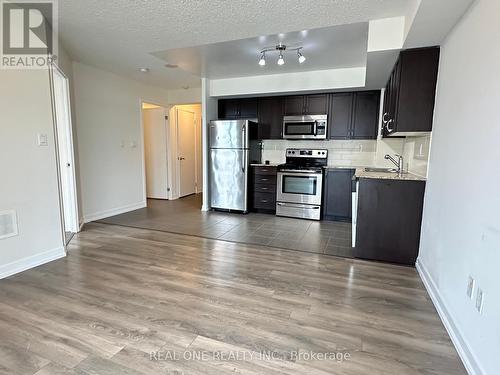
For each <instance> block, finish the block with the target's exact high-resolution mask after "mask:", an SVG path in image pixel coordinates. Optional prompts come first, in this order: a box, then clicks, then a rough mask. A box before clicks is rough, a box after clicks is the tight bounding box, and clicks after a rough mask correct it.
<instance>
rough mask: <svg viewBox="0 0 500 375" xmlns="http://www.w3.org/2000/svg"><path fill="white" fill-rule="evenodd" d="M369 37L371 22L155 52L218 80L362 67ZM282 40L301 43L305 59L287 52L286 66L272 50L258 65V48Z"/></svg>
mask: <svg viewBox="0 0 500 375" xmlns="http://www.w3.org/2000/svg"><path fill="white" fill-rule="evenodd" d="M367 40H368V23H367V22H364V23H353V24H349V25H340V26H332V27H326V28H320V29H312V30H303V31H294V32H288V33H281V34H279V35H271V36H259V37H254V38H248V39H240V40H234V41H229V42H223V43H215V44H208V45H203V46H199V47H188V48H179V49H173V50H168V51H163V52H157V53H154V55H155V56H157V57H159V58H162V59H163V60H165V61H167V62H169V63H175V64H178V65H179V66H180V67H181V68H182V69H183V70H186V71H188V72H191V73H193V74H196V75H198V76H202V77H207V78H211V79H215V78H228V77H241V76H253V75H259V74H277V73H283V72H286V73H292V72H299V71H308V70H323V69H333V68H350V67H363V66H365V65H366V53H367V52H366V51H367ZM279 42H282V43H283V44H285V45H286V46H288V47H290V48H291V47H298V46H302V47H303V49H302V51H301V52H302V53H303V54H304V56H305V57H306V61H305V62H304V63H303V64H299V62H298V56H297V52H296V51H285V52H284V54H283V56H284V58H285V65H282V66H279V65H277V64H276V61H277V59H278V53H277V51H273V52H268V53H267V54H266V60H267V63H266V65H265V66H260V65H258V64H257V62H258V60H259V58H260V54H259V51H260V50H262V49H264V48H267V47H271V48H272V47H275V46H276V45H277V44H278V43H279Z"/></svg>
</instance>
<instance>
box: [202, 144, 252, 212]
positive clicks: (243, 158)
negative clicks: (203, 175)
mask: <svg viewBox="0 0 500 375" xmlns="http://www.w3.org/2000/svg"><path fill="white" fill-rule="evenodd" d="M247 185H248V150H237V149H212V150H210V196H211V205H212V208H220V209H226V210H238V211H244V212H246V211H247V194H248V192H247Z"/></svg>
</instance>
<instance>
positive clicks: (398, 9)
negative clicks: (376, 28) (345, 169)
mask: <svg viewBox="0 0 500 375" xmlns="http://www.w3.org/2000/svg"><path fill="white" fill-rule="evenodd" d="M407 8H408V1H406V0H349V1H347V0H309V1H303V0H289V1H277V0H276V1H269V0H266V1H264V0H254V1H248V0H227V1H222V0H198V1H195V0H148V1H145V0H142V1H130V0H106V1H102V0H62V1H59V18H60V20H59V30H60V37H61V40H62V43H63V45H64V46H65V48H66V49H67V50H68V52H69V54H70V55H71V56H72V57H73V58H74V59H76V60H78V61H81V62H84V63H88V64H91V65H94V66H97V67H99V68H102V69H105V70H110V71H113V72H115V73H117V74H123V75H127V76H129V77H131V78H135V79H137V80H141V81H143V82H145V83H149V84H154V85H158V86H163V87H169V88H180V87H182V86H184V85H188V86H191V87H194V86H199V77H196V76H192V75H191V74H189V73H186V72H184V71H182V70H180V69H166V68H165V67H164V66H163V65H164V62H163V61H161V60H159V59H157V58H156V57H154V56H152V55H150V53H151V52H154V51H164V50H168V49H173V48H182V47H192V46H198V45H203V44H210V43H218V42H223V41H228V40H235V39H243V38H251V37H256V36H260V35H272V34H278V33H284V32H290V31H298V30H308V29H313V28H319V27H327V26H333V25H340V24H349V23H354V22H366V21H368V20H370V19H376V18H384V17H392V16H398V15H402V14H405V13H406V12H407ZM140 66H148V67H150V69H151V72H150V73H148V74H141V73H139V72H138V71H137V68H138V67H140Z"/></svg>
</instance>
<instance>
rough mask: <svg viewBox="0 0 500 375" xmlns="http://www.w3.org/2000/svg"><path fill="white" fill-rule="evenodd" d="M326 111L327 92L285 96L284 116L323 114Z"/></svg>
mask: <svg viewBox="0 0 500 375" xmlns="http://www.w3.org/2000/svg"><path fill="white" fill-rule="evenodd" d="M326 113H328V94H313V95H294V96H287V97H285V113H284V114H285V116H300V115H324V114H326Z"/></svg>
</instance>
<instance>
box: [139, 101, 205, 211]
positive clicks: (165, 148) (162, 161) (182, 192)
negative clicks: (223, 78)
mask: <svg viewBox="0 0 500 375" xmlns="http://www.w3.org/2000/svg"><path fill="white" fill-rule="evenodd" d="M141 121H142V132H143V142H144V143H143V147H144V195H145V199H146V200H147V206H148V207H149V206H150V205H156V204H157V203H158V202H156V203H154V202H152V200H154V199H156V200H159V199H162V200H175V199H178V198H182V197H186V196H189V195H192V194H199V193H201V192H202V189H201V187H202V186H203V184H202V152H201V147H202V146H201V104H183V105H175V106H172V107H170V108H167V107H164V106H162V105H160V104H155V103H153V102H150V101H146V100H142V101H141ZM200 208H201V207H200Z"/></svg>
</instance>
